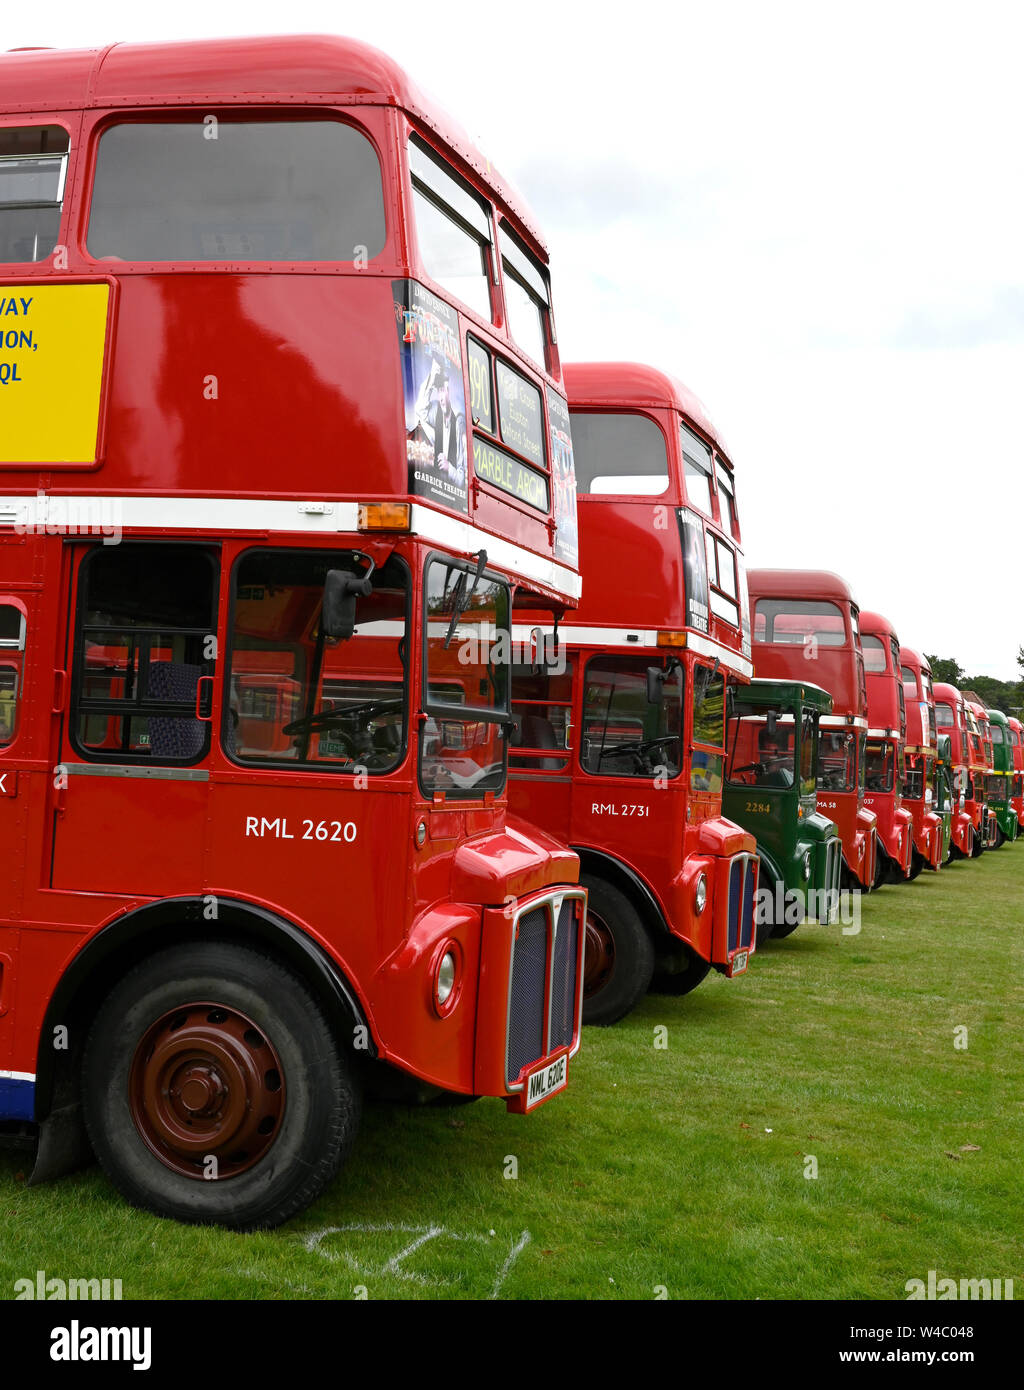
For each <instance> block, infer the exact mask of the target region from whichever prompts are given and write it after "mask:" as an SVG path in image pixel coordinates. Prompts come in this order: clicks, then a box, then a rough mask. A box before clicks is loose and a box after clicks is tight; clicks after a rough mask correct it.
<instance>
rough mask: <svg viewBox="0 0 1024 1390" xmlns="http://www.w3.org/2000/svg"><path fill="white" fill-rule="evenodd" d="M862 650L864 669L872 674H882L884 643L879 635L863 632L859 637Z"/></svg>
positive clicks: (883, 667)
mask: <svg viewBox="0 0 1024 1390" xmlns="http://www.w3.org/2000/svg"><path fill="white" fill-rule="evenodd" d="M860 644H861V647H862V648H863V651H864V669H865V671H870V672H871V674H872V675H875V676H878V675H882V674H883V673H884V671H885V644H884V642H883V641H882V640H881V638H880V637H871V636H870V635H869V634H868V633H866V632H865V633H864V634H863V635H862V636H861V639H860Z"/></svg>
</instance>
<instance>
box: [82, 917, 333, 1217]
mask: <svg viewBox="0 0 1024 1390" xmlns="http://www.w3.org/2000/svg"><path fill="white" fill-rule="evenodd" d="M82 1092H83V1110H84V1115H85V1122H86V1128H87V1130H88V1133H89V1139H90V1141H91V1143H92V1146H93V1151H94V1152H95V1154H96V1157H97V1158H98V1159H99V1161H100V1163H101V1165H102V1167H103V1169H104V1171H105V1172H106V1174H107V1176H108V1177H109V1178H110V1180H111V1181H112V1182H113V1183H114V1185H115V1186H116V1187H117V1188H118V1189H119V1191H120V1192H121V1193H122V1194H123V1195H124V1196H125V1197H126V1198H127V1199H128V1200H129V1201H130V1202H131V1203H132V1204H133V1205H135V1206H139V1207H144V1208H146V1209H147V1210H149V1211H153V1212H156V1213H157V1215H159V1216H170V1217H173V1218H175V1219H176V1220H178V1221H184V1222H188V1223H191V1224H196V1225H201V1224H216V1225H222V1226H228V1227H231V1228H233V1229H236V1230H256V1229H265V1228H269V1227H272V1226H278V1225H280V1224H281V1222H283V1221H287V1220H288V1218H289V1217H291V1216H294V1215H295V1214H296V1213H297V1212H299V1211H301V1210H302V1209H303V1208H304V1207H306V1206H308V1205H309V1203H310V1202H312V1201H313V1200H314V1199H315V1198H316V1197H318V1196H319V1194H320V1193H321V1192H322V1191H323V1190H324V1188H325V1187H326V1186H327V1184H328V1183H329V1182H330V1181H331V1179H332V1178H333V1177H334V1175H335V1173H336V1172H337V1171H338V1168H339V1167H340V1165H341V1163H342V1161H343V1160H344V1158H345V1157H346V1156H347V1154H348V1151H349V1149H350V1148H351V1145H352V1141H353V1139H354V1138H355V1133H356V1130H357V1128H358V1123H359V1114H360V1106H361V1097H360V1091H359V1087H358V1084H357V1082H356V1079H355V1076H354V1074H353V1071H352V1068H351V1066H350V1064H349V1061H348V1059H347V1058H346V1057H345V1056H344V1055H343V1054H342V1053H341V1051H340V1049H339V1048H338V1046H337V1044H336V1043H335V1040H334V1038H333V1036H332V1033H331V1029H330V1027H329V1025H328V1023H327V1021H326V1019H325V1018H324V1016H323V1013H322V1012H321V1010H320V1007H319V1005H318V1004H317V1002H316V1000H315V999H314V998H313V996H312V995H311V994H310V993H309V991H308V990H307V989H306V988H305V986H304V985H303V984H302V983H301V981H299V980H298V979H297V978H296V977H295V976H294V975H293V974H292V973H291V972H290V971H289V970H287V969H285V968H284V967H283V966H282V965H280V964H279V963H278V962H277V961H276V960H274V959H273V958H272V957H270V956H267V955H265V954H264V953H263V952H261V951H257V950H253V949H252V948H250V947H248V946H238V945H233V944H229V943H227V942H223V941H205V942H194V943H190V944H189V945H187V946H185V945H182V946H175V947H172V948H170V949H166V950H162V951H159V952H157V953H155V954H154V955H152V956H150V957H149V958H148V959H146V960H144V961H143V962H142V963H141V964H140V965H138V966H136V968H135V969H134V970H132V971H130V972H129V973H128V974H126V975H125V976H124V977H123V978H122V979H121V980H119V981H118V983H117V984H116V985H115V986H114V988H113V989H112V990H111V992H110V994H109V995H108V996H107V998H106V999H105V1000H104V1002H103V1004H102V1005H101V1006H100V1008H99V1011H98V1012H97V1014H96V1017H95V1020H94V1022H93V1025H92V1028H91V1030H90V1033H89V1037H88V1040H87V1043H86V1048H85V1056H84V1058H83V1071H82Z"/></svg>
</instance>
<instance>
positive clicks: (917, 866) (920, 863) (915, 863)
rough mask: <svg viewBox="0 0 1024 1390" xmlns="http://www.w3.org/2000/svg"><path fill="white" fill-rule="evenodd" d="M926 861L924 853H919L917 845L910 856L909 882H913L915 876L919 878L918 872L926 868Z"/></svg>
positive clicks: (907, 879) (907, 880)
mask: <svg viewBox="0 0 1024 1390" xmlns="http://www.w3.org/2000/svg"><path fill="white" fill-rule="evenodd" d="M924 863H925V860H924V855H923V854H920V853H918V850H917V847H916V846H915V847H914V850H913V852H912V853H911V856H910V873H909V874H907V877H906V882H907V883H911V882H912V881H913V880H914V879H915V878H917V876H918V874H919V873H920V872H921V870H922V869H923V868H924Z"/></svg>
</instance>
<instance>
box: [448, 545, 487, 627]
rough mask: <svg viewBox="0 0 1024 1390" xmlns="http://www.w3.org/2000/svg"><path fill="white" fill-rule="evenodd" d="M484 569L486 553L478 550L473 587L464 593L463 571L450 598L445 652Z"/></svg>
mask: <svg viewBox="0 0 1024 1390" xmlns="http://www.w3.org/2000/svg"><path fill="white" fill-rule="evenodd" d="M486 568H487V551H486V550H478V551H477V554H476V573H475V574H474V576H473V587H472V588H471V589H470V591H469V593H468V594H467V593H466V571H465V570H463V571H462V573H461V575H460V576H459V582H458V585H457V586H456V589H455V593H454V595H453V597H452V620H451V622H450V623H449V624H448V633H447V636H446V637H445V639H444V649H445V651H447V650H448V648H449V647H450V646H451V644H452V638H453V637H454V636H455V629H456V628H457V627H458V625H459V623H460V622H461V621H462V616H463V614H464V613H465V611H466V609H467V608H468V607H469V605H470V604H471V603H472V602H473V599H474V597H475V595H476V591H477V585H478V584H479V583H480V580H481V578H482V577H483V572H484V570H485V569H486Z"/></svg>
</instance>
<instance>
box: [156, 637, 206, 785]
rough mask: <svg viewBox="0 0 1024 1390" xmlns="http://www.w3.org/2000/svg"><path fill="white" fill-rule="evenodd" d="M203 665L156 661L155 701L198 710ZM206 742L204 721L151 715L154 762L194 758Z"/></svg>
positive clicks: (174, 716) (192, 718) (175, 716)
mask: <svg viewBox="0 0 1024 1390" xmlns="http://www.w3.org/2000/svg"><path fill="white" fill-rule="evenodd" d="M202 674H203V668H202V667H201V666H190V665H188V664H187V663H186V662H183V661H154V662H151V663H150V667H149V695H150V698H151V699H153V700H173V701H174V702H175V703H181V704H187V705H188V706H189V708H190V709H193V710H194V709H195V704H196V691H197V690H198V688H199V677H200V676H201V675H202ZM205 739H206V730H205V727H204V722H203V720H201V719H196V718H195V716H194V715H193V716H192V717H191V718H188V717H183V716H182V715H157V714H154V715H151V716H150V719H149V750H150V756H151V757H152V758H153V760H154V761H157V760H160V761H163V760H165V759H177V758H182V759H189V760H191V759H194V758H198V756H199V754H200V753H201V752H202V749H203V743H204V742H205Z"/></svg>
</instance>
